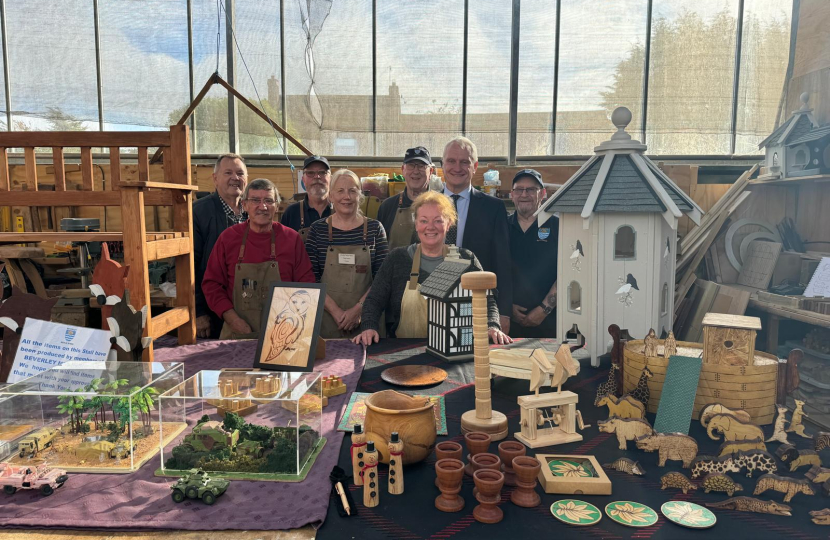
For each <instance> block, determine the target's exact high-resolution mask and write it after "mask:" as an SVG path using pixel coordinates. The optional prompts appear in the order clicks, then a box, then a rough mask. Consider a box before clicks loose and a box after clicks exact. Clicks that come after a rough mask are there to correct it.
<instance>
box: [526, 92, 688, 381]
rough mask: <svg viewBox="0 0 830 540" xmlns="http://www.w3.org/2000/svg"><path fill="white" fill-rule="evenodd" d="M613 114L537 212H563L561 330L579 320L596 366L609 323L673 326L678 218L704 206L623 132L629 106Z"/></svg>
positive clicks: (542, 215) (639, 328) (637, 331)
mask: <svg viewBox="0 0 830 540" xmlns="http://www.w3.org/2000/svg"><path fill="white" fill-rule="evenodd" d="M611 121H612V122H613V123H614V125H615V126H616V127H617V132H616V133H615V134H614V135H612V136H611V139H610V140H608V141H606V142H604V143H602V144H600V145H599V146H597V147H596V148H595V149H594V151H595V155H594V156H593V157H592V158H591V159H589V160H588V161H587V162H586V163H585V164H584V165H583V166H582V167H581V168H580V169H579V171H577V172H576V174H574V175H573V177H571V179H570V180H568V182H567V183H566V184H565V185H564V186H562V188H561V189H559V190H558V191H557V192H556V193H555V194H554V195H553V196H552V197H551V198H550V199H548V201H547V202H546V203H545V204H544V205H543V206H542V207H541V208H540V209H539V211H538V212H537V216H538V220H539V223H544V222H545V221H546V220H547V219H548V218H549V217H550V216H551V215H553V214H554V213H558V214H559V263H558V264H559V268H558V273H557V275H558V278H557V281H558V286H557V289H558V291H559V294H558V298H557V305H556V324H557V335H558V336H564V335H565V332H566V331H567V330H569V329H570V328H571V327H572V326H573V325H574V324H576V325H577V327H578V328H579V330H580V332H581V333H582V334H583V335H584V336H585V338H586V346H587V347H588V350H589V351H590V353H591V361H592V364H593V365H594V366H596V365H598V363H599V356H601V355H602V354H604V353H605V352H606V346H605V342H606V340H607V337H608V336H607V329H608V326H609V325H611V324H616V325H619V326H620V327H621V328H627V329H628V331H629V332H630V333H631V335H633V336H635V337H643V336H645V335H646V333H648V331H649V329H650V328H655V329H656V330H657V331H658V332H662V331H666V332H668V331H669V330H671V328H672V322H673V315H674V313H673V304H674V298H673V296H674V294H673V292H674V273H675V263H676V254H677V220H678V219H679V218H680V217H681V216H683V215H684V214H686V215H688V216H689V217H690V218H691V219H692V221H694V222H695V223H699V222H700V217H701V215H702V213H703V212H702V210H701V209H700V207H698V205H697V204H695V202H694V201H693V200H692V199H691V198H690V197H689V196H688V195H686V194H685V193H684V192H683V191H682V190H681V189H680V188H679V187H677V185H675V183H674V182H672V181H671V179H669V177H668V176H666V175H665V174H663V172H662V171H661V170H660V169H659V168H658V167H657V165H656V164H654V163H653V162H652V161H651V160H649V159H648V158H647V157H646V156H645V155H644V152H645V150H646V146H645V145H644V144H642V143H640V142H639V141H636V140H633V139H632V138H631V136H630V135H629V134H628V133H626V132H625V128H626V126H627V125H628V123H629V122H631V112H630V111H629V110H628V109H626V108H625V107H619V108H618V109H616V110H615V111H614V112H613V114H612V115H611Z"/></svg>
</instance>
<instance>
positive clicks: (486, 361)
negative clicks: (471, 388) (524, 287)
mask: <svg viewBox="0 0 830 540" xmlns="http://www.w3.org/2000/svg"><path fill="white" fill-rule="evenodd" d="M461 286H462V287H463V288H465V289H467V290H468V291H471V292H472V294H473V351H474V356H475V384H476V408H475V410H472V411H467V412H465V413H464V414H463V415H461V431H462V432H463V433H470V432H471V431H483V432H484V433H488V434H489V435H490V438H491V440H493V441H500V440H502V439H504V438H505V437H507V417H506V416H505V415H504V414H503V413H500V412H498V411H494V410H493V404H492V400H491V396H490V342H489V337H488V335H487V291H488V290H489V289H495V288H496V274H494V273H492V272H467V273H466V274H464V275H462V276H461Z"/></svg>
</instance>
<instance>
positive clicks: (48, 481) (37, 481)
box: [0, 463, 69, 495]
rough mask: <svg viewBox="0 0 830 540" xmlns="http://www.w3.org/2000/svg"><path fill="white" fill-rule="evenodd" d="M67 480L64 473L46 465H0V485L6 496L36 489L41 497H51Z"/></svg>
mask: <svg viewBox="0 0 830 540" xmlns="http://www.w3.org/2000/svg"><path fill="white" fill-rule="evenodd" d="M68 479H69V476H67V474H66V471H64V470H61V469H51V468H49V467H48V466H47V465H46V464H41V465H38V466H34V465H12V464H10V463H0V485H2V486H3V491H4V492H6V493H7V494H8V495H14V493H15V492H16V491H17V490H18V489H38V490H40V492H41V493H42V494H43V495H51V494H52V493H54V492H55V490H56V489H58V488H59V487H61V486H63V484H64V483H65V482H66V481H67V480H68Z"/></svg>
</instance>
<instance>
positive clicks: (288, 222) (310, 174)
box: [280, 156, 331, 242]
mask: <svg viewBox="0 0 830 540" xmlns="http://www.w3.org/2000/svg"><path fill="white" fill-rule="evenodd" d="M302 181H303V185H304V186H305V191H306V199H305V200H304V201H302V200H301V201H300V202H296V203H294V204H292V205H290V206H289V207H288V208H286V209H285V212H283V214H282V219H281V220H280V223H281V224H283V225H285V226H286V227H291V228H292V229H294V230H295V231H297V232H298V233H300V238H302V239H303V242H305V237H306V235H307V234H308V229H309V227H311V224H312V223H314V222H315V221H317V220H319V219H325V218H327V217H328V216H329V215H331V204H330V201H329V184H330V183H331V167H330V166H329V160H327V159H326V158H324V157H323V156H309V157H307V158H306V159H305V161H304V162H303V180H302Z"/></svg>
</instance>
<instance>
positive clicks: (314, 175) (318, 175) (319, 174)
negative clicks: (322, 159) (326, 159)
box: [303, 171, 329, 178]
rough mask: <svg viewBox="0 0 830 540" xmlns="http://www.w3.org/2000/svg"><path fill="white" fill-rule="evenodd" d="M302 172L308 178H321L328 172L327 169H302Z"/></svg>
mask: <svg viewBox="0 0 830 540" xmlns="http://www.w3.org/2000/svg"><path fill="white" fill-rule="evenodd" d="M303 174H304V175H306V176H308V177H309V178H323V177H325V176H326V175H328V174H329V171H303Z"/></svg>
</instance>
